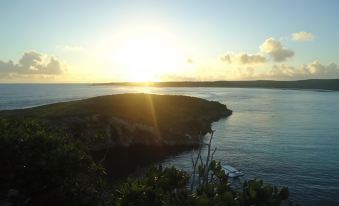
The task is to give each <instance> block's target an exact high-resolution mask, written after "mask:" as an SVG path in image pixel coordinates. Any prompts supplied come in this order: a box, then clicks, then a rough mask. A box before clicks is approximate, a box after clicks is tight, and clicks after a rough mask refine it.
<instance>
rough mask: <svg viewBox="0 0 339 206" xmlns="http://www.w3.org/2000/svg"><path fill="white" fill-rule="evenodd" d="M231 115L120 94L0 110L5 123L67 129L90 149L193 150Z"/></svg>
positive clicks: (201, 104)
mask: <svg viewBox="0 0 339 206" xmlns="http://www.w3.org/2000/svg"><path fill="white" fill-rule="evenodd" d="M231 113H232V111H231V110H229V109H228V108H227V107H226V105H224V104H221V103H219V102H214V101H207V100H204V99H200V98H194V97H187V96H177V95H152V94H119V95H108V96H100V97H94V98H89V99H84V100H78V101H70V102H62V103H56V104H50V105H44V106H39V107H34V108H28V109H19V110H10V111H1V112H0V116H3V117H6V118H13V119H17V118H22V117H24V118H35V119H40V120H44V121H45V122H46V123H47V124H49V125H50V126H51V127H56V128H63V129H65V130H68V131H69V133H70V135H72V136H74V137H75V138H78V139H82V141H87V142H88V141H92V145H93V149H94V148H99V149H102V147H106V146H110V147H112V146H131V145H133V144H137V145H147V146H152V145H153V146H154V145H157V146H159V145H171V146H174V145H186V146H188V145H198V144H199V143H200V139H197V138H196V137H198V134H199V132H202V133H203V134H205V133H207V132H209V131H210V130H211V123H212V122H214V121H217V120H219V119H220V118H222V117H227V116H229V115H230V114H231Z"/></svg>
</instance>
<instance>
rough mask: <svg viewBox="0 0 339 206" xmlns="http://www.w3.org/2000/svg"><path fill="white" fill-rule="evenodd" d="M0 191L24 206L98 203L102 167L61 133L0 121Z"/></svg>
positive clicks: (31, 122)
mask: <svg viewBox="0 0 339 206" xmlns="http://www.w3.org/2000/svg"><path fill="white" fill-rule="evenodd" d="M0 164H1V167H0V182H1V185H0V191H1V193H2V194H5V195H6V194H7V193H10V191H12V193H13V191H15V195H11V194H7V196H11V197H7V198H8V200H7V201H9V202H12V203H17V204H19V205H21V204H27V205H96V204H98V203H100V195H101V193H102V191H101V189H102V188H103V187H102V186H103V181H102V178H101V176H102V174H103V169H102V168H101V167H99V166H98V165H97V164H96V163H95V162H94V161H93V159H92V157H91V156H90V155H89V154H88V151H86V146H85V145H81V143H79V142H74V141H71V139H70V138H68V137H67V135H65V134H64V133H62V132H58V131H52V130H49V129H48V128H47V127H46V126H45V125H44V124H43V123H42V122H40V121H37V120H20V121H18V120H15V121H14V120H4V119H1V120H0Z"/></svg>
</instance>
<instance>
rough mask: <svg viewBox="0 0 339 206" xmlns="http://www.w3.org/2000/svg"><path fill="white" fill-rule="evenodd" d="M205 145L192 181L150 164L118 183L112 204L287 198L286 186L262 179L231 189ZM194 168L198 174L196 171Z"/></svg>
mask: <svg viewBox="0 0 339 206" xmlns="http://www.w3.org/2000/svg"><path fill="white" fill-rule="evenodd" d="M212 138H213V132H212V133H211V138H210V140H209V143H208V144H207V154H206V158H205V159H204V158H203V157H202V152H201V150H199V153H198V156H197V157H196V158H195V159H194V158H192V163H193V173H192V175H191V176H192V179H191V184H190V185H189V183H190V179H189V174H188V173H186V172H185V171H182V170H178V169H176V168H174V167H171V168H165V169H164V168H162V167H161V166H159V167H158V168H156V167H152V168H151V169H150V170H149V171H148V172H147V173H146V175H145V176H144V177H142V178H129V179H128V181H127V182H126V183H123V184H121V185H120V186H119V187H118V189H117V190H116V192H115V194H114V195H113V199H112V201H111V202H110V203H111V204H112V205H117V206H125V205H154V206H157V205H199V206H203V205H206V206H209V205H229V206H250V205H261V206H279V205H281V204H282V202H285V203H288V204H289V205H293V203H292V202H290V201H288V196H289V192H288V188H286V187H283V188H277V187H275V186H272V185H269V184H264V183H263V182H262V181H261V180H250V181H245V182H244V184H243V187H242V189H241V190H240V191H236V190H234V189H232V188H231V185H230V184H229V182H228V175H227V174H225V171H224V170H222V167H221V164H220V162H217V161H215V160H213V155H214V152H215V151H216V149H214V150H213V152H212V149H211V142H212ZM196 171H198V173H197V174H196Z"/></svg>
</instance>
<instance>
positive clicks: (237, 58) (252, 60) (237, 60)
mask: <svg viewBox="0 0 339 206" xmlns="http://www.w3.org/2000/svg"><path fill="white" fill-rule="evenodd" d="M220 59H221V60H222V61H224V62H227V63H229V64H238V65H254V64H262V63H265V62H266V58H265V57H264V56H262V55H260V54H245V53H239V54H229V53H228V54H225V55H223V56H222V57H221V58H220Z"/></svg>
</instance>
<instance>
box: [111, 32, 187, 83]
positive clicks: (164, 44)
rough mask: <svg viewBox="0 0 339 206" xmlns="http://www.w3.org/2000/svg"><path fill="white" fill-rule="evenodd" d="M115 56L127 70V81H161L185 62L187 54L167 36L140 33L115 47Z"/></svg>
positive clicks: (115, 59)
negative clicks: (168, 39)
mask: <svg viewBox="0 0 339 206" xmlns="http://www.w3.org/2000/svg"><path fill="white" fill-rule="evenodd" d="M113 58H114V61H115V62H118V64H119V65H121V66H122V67H123V68H124V69H126V70H127V71H126V72H127V76H128V79H127V81H133V82H149V81H160V79H161V76H162V75H165V74H168V73H171V72H175V71H177V70H178V69H180V67H181V65H182V64H184V63H185V61H186V59H185V56H184V55H182V53H181V52H180V51H179V49H177V48H176V47H175V46H173V44H171V43H170V42H169V41H166V39H165V38H162V37H161V36H157V35H140V36H137V37H131V38H127V39H126V40H124V41H122V42H120V44H119V46H118V47H117V48H116V49H115V51H114V54H113Z"/></svg>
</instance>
